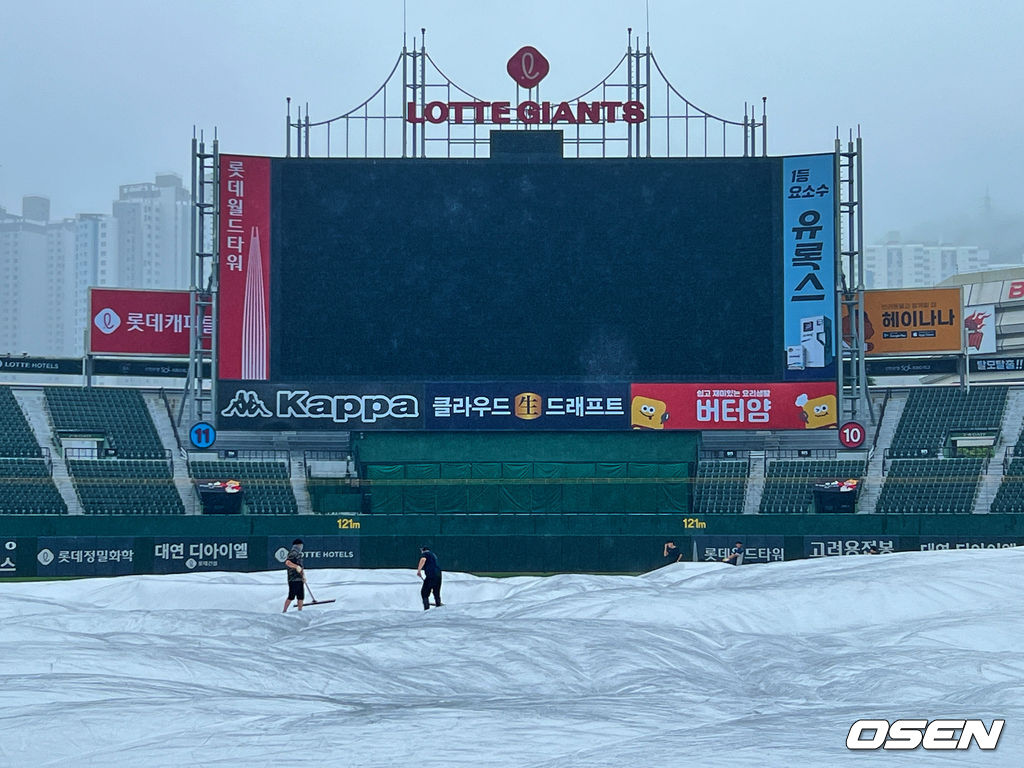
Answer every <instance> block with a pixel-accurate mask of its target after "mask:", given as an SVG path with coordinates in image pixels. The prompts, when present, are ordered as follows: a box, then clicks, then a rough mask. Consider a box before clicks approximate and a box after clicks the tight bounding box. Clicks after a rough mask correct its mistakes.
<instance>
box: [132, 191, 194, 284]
mask: <svg viewBox="0 0 1024 768" xmlns="http://www.w3.org/2000/svg"><path fill="white" fill-rule="evenodd" d="M189 217H190V211H189V192H188V190H187V189H185V187H183V186H182V183H181V177H180V176H178V175H177V174H173V173H167V174H158V175H157V177H156V181H155V183H152V184H150V183H145V184H126V185H123V186H122V187H121V188H120V195H119V199H118V200H117V201H116V202H115V203H114V218H115V219H117V252H118V264H119V274H118V281H117V285H119V286H121V287H123V288H176V289H183V288H187V287H188V283H189V258H190V244H191V231H190V227H191V223H190V218H189Z"/></svg>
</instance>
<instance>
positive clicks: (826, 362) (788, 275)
mask: <svg viewBox="0 0 1024 768" xmlns="http://www.w3.org/2000/svg"><path fill="white" fill-rule="evenodd" d="M835 162H836V156H835V155H834V154H827V155H802V156H800V157H786V158H783V163H782V175H783V178H782V243H783V251H782V253H783V258H784V259H785V267H784V270H783V282H784V286H785V289H784V291H783V298H784V301H785V307H784V308H783V318H784V339H783V351H784V353H785V358H786V359H785V380H786V381H830V380H834V379H835V378H836V360H837V359H838V358H839V349H838V338H839V328H837V327H836V319H837V318H836V200H837V198H836V191H835V189H834V186H835Z"/></svg>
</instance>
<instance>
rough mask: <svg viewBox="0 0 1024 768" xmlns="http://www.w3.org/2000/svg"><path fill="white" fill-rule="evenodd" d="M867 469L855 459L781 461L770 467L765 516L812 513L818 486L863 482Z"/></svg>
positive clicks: (762, 507)
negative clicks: (843, 482)
mask: <svg viewBox="0 0 1024 768" xmlns="http://www.w3.org/2000/svg"><path fill="white" fill-rule="evenodd" d="M866 471H867V466H866V464H865V462H863V461H856V460H849V459H843V460H835V459H829V460H818V459H799V460H792V461H790V460H780V461H772V462H770V463H769V464H768V475H767V477H766V478H765V483H764V493H763V494H762V496H761V508H760V511H761V513H762V514H778V513H803V512H812V511H813V504H814V492H813V487H814V484H815V483H822V482H832V481H834V480H850V479H854V480H863V478H864V473H865V472H866Z"/></svg>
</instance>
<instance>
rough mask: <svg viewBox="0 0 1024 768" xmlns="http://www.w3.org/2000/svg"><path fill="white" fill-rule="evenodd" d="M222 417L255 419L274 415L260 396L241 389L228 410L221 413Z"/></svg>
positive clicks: (249, 390) (232, 399)
mask: <svg viewBox="0 0 1024 768" xmlns="http://www.w3.org/2000/svg"><path fill="white" fill-rule="evenodd" d="M220 415H221V416H242V417H244V418H253V417H256V416H263V417H264V418H269V417H270V416H272V415H273V414H272V413H271V412H270V410H269V409H268V408H267V404H266V403H264V402H263V400H261V399H260V396H259V395H258V394H256V392H254V391H253V390H251V389H239V390H238V391H236V392H235V395H234V397H232V398H231V402H230V403H228V405H227V408H225V409H224V410H223V411H221V412H220Z"/></svg>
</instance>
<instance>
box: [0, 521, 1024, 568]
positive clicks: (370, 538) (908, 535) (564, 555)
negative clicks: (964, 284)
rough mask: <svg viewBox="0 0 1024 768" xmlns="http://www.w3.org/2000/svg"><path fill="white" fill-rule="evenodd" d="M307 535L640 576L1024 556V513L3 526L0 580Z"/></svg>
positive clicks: (474, 564) (403, 557)
mask: <svg viewBox="0 0 1024 768" xmlns="http://www.w3.org/2000/svg"><path fill="white" fill-rule="evenodd" d="M296 537H298V538H302V539H303V540H305V541H306V542H307V546H306V549H307V552H309V553H310V555H309V556H310V558H311V559H310V562H309V565H310V566H311V567H313V568H316V567H330V568H335V567H358V568H410V567H414V566H415V564H416V560H417V557H418V552H419V547H420V546H421V545H429V546H430V547H431V548H432V549H434V551H435V552H437V554H438V556H439V557H440V558H441V561H442V564H443V567H444V568H445V569H446V570H450V571H455V570H457V571H471V572H505V573H521V572H540V573H551V572H606V573H613V572H640V571H648V570H651V569H653V568H657V567H660V566H661V565H664V564H666V562H667V561H666V559H665V558H663V556H662V549H663V545H664V543H665V542H666V541H668V540H670V539H671V540H673V541H675V543H676V545H677V546H678V547H679V549H680V551H682V553H683V555H684V559H686V560H717V559H720V557H721V556H723V555H724V553H725V551H726V550H727V549H728V548H729V547H731V546H732V544H733V543H734V542H735V541H736V540H741V541H743V542H744V544H745V545H746V547H747V552H748V554H747V563H746V564H759V563H770V562H777V561H781V560H794V559H801V558H807V557H821V556H832V555H852V554H861V553H864V552H865V551H866V550H867V547H868V546H869V545H870V544H875V545H876V546H879V547H880V548H881V549H882V550H883V552H889V551H894V552H895V551H918V550H935V549H957V548H981V547H984V548H1002V547H1010V546H1017V545H1024V515H971V516H964V515H820V514H818V515H703V516H695V515H643V514H619V515H615V514H609V515H530V514H522V515H451V516H446V515H359V514H352V515H345V516H337V517H335V516H309V515H302V516H281V517H276V516H274V517H272V516H237V517H213V516H210V517H202V516H184V517H156V516H153V517H147V516H131V517H85V516H78V515H75V516H62V517H57V516H46V517H41V516H40V517H37V516H0V578H5V577H6V578H10V577H30V576H109V575H119V574H127V573H187V572H192V571H204V570H206V571H210V570H228V571H262V570H268V569H274V568H279V567H281V566H280V559H281V558H283V555H280V556H278V555H279V553H281V550H282V549H283V548H285V547H287V546H288V545H289V544H290V543H291V541H292V539H294V538H296Z"/></svg>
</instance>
